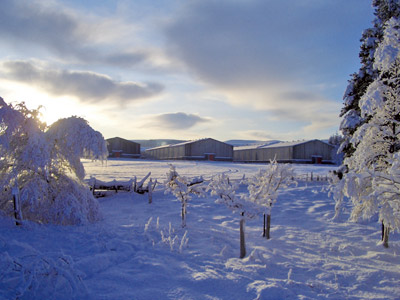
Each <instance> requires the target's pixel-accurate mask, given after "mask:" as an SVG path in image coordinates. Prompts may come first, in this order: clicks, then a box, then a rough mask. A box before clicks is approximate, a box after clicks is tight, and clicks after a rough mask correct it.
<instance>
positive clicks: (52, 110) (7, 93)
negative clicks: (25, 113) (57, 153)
mask: <svg viewBox="0 0 400 300" xmlns="http://www.w3.org/2000/svg"><path fill="white" fill-rule="evenodd" d="M0 85H1V88H0V92H1V93H2V97H3V98H4V100H5V101H6V102H7V103H20V102H25V104H26V105H27V107H28V108H29V109H37V108H39V107H41V108H40V112H41V115H42V121H44V122H46V124H47V125H51V124H52V123H54V122H55V121H57V120H58V119H61V118H67V117H70V116H79V117H83V118H85V119H88V118H92V117H93V115H92V110H91V109H90V108H89V107H87V106H84V105H82V104H81V103H80V102H79V101H77V100H76V99H74V98H73V97H69V96H63V97H54V96H50V95H48V94H46V93H45V92H42V91H39V90H38V89H36V88H34V87H32V86H30V85H26V84H20V83H15V82H12V81H6V80H0Z"/></svg>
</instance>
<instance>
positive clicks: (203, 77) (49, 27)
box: [0, 0, 373, 141]
mask: <svg viewBox="0 0 400 300" xmlns="http://www.w3.org/2000/svg"><path fill="white" fill-rule="evenodd" d="M372 20H373V9H372V7H371V2H370V1H368V0H301V1H299V0H280V1H277V0H152V1H148V0H88V1H80V0H1V1H0V96H1V97H2V98H3V99H4V100H5V101H6V102H7V103H13V104H16V103H19V102H25V103H26V105H27V106H28V107H29V108H31V109H35V108H38V107H39V106H42V108H41V112H42V118H43V120H44V121H46V122H47V124H49V125H50V124H51V123H52V122H54V121H56V120H58V119H59V118H66V117H70V116H79V117H83V118H85V119H86V120H87V121H88V122H89V124H90V125H91V126H92V127H93V128H94V129H96V130H98V131H100V132H101V133H102V134H103V135H104V137H105V138H111V137H115V136H119V137H122V138H125V139H164V138H168V139H182V140H192V139H199V138H206V137H211V138H214V139H217V140H221V141H225V140H229V139H256V140H270V139H279V140H286V141H290V140H299V139H314V138H318V139H325V138H329V136H331V135H332V134H335V133H336V132H337V131H338V127H339V124H340V117H339V114H340V110H341V108H342V106H343V105H342V104H343V100H342V97H343V93H344V91H345V89H346V86H347V81H348V80H349V79H350V75H351V74H352V73H354V72H358V69H359V67H360V62H359V58H358V54H359V47H360V41H359V40H360V38H361V34H362V32H363V31H364V30H365V29H367V28H369V27H371V26H372V25H371V22H372Z"/></svg>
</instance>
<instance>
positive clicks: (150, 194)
mask: <svg viewBox="0 0 400 300" xmlns="http://www.w3.org/2000/svg"><path fill="white" fill-rule="evenodd" d="M147 189H148V190H149V191H148V194H149V204H151V203H152V202H153V180H152V179H151V178H150V180H149V184H148V186H147Z"/></svg>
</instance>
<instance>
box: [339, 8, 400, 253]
mask: <svg viewBox="0 0 400 300" xmlns="http://www.w3.org/2000/svg"><path fill="white" fill-rule="evenodd" d="M389 2H390V1H387V2H385V1H381V2H380V3H381V4H382V3H386V4H387V3H389ZM373 68H374V70H375V72H376V74H377V77H376V78H375V79H374V80H373V81H372V82H371V83H370V84H369V85H368V87H367V88H366V91H365V93H364V94H363V95H362V97H361V98H360V99H359V101H358V107H359V111H360V112H359V115H360V117H361V118H362V119H363V122H362V124H361V125H359V126H358V128H356V129H355V130H354V132H353V134H352V136H351V139H350V140H349V142H350V143H351V144H352V145H353V146H354V151H353V152H352V155H351V156H347V157H346V158H345V160H344V164H345V165H346V166H347V168H348V172H347V173H345V174H344V176H343V181H342V182H341V183H340V187H341V189H342V191H337V192H338V193H337V194H340V195H341V196H340V197H338V196H337V197H336V199H339V203H340V202H341V201H342V198H343V196H347V197H349V198H350V200H351V202H352V204H353V210H352V215H351V216H352V218H353V219H354V220H356V219H358V218H360V217H363V218H370V217H371V216H373V215H374V214H378V215H379V219H380V221H381V222H382V227H383V228H382V233H383V234H382V240H383V245H384V246H385V247H388V239H389V231H390V229H394V230H400V203H399V200H398V197H397V196H398V193H397V191H396V189H397V187H398V184H399V182H400V177H399V173H398V172H396V171H395V170H394V169H393V166H395V165H398V163H397V160H398V158H399V150H400V21H399V19H398V18H396V17H392V18H391V19H389V20H388V21H387V22H386V23H385V24H384V26H383V36H382V38H381V39H380V42H379V45H378V46H377V47H376V49H375V51H374V64H373Z"/></svg>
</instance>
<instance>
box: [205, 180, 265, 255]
mask: <svg viewBox="0 0 400 300" xmlns="http://www.w3.org/2000/svg"><path fill="white" fill-rule="evenodd" d="M239 184H240V182H239V181H231V180H230V179H229V177H228V176H227V175H226V174H224V173H222V174H218V175H215V176H213V177H212V178H211V181H210V183H209V185H208V187H207V190H208V191H211V195H215V196H218V197H219V198H218V199H217V200H216V201H215V202H216V203H223V204H225V205H226V206H227V207H229V208H230V209H231V210H232V211H234V212H237V213H239V214H240V258H243V257H245V256H246V242H245V231H244V229H245V220H246V219H252V218H254V217H255V216H256V211H257V209H256V208H255V207H254V203H252V202H250V201H246V199H245V198H243V197H238V196H237V195H236V191H237V190H238V188H239Z"/></svg>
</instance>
